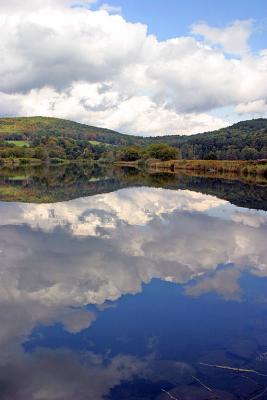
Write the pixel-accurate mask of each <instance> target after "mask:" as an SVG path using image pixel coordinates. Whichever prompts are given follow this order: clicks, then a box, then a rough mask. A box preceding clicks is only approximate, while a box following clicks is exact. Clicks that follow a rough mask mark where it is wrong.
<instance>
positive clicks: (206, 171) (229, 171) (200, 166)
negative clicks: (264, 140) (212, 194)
mask: <svg viewBox="0 0 267 400" xmlns="http://www.w3.org/2000/svg"><path fill="white" fill-rule="evenodd" d="M114 165H115V166H117V167H132V168H138V169H139V168H144V166H143V161H142V160H141V161H140V160H137V161H116V162H114ZM145 169H146V170H147V171H148V172H150V173H173V174H175V173H184V174H185V175H191V176H205V177H207V178H224V179H232V180H235V179H239V180H244V181H246V182H249V181H251V182H258V183H259V184H267V160H249V161H244V160H169V161H160V160H148V161H147V162H146V164H145Z"/></svg>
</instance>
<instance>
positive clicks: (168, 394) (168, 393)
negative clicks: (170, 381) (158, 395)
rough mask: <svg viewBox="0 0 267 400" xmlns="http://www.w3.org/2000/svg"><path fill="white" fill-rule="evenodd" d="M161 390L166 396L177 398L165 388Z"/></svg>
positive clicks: (175, 399)
mask: <svg viewBox="0 0 267 400" xmlns="http://www.w3.org/2000/svg"><path fill="white" fill-rule="evenodd" d="M161 390H162V392H164V393H166V394H167V396H169V398H170V399H172V400H178V399H177V397H174V396H173V395H172V394H171V393H170V392H167V390H165V389H161Z"/></svg>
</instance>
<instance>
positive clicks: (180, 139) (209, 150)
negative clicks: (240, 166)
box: [150, 118, 267, 160]
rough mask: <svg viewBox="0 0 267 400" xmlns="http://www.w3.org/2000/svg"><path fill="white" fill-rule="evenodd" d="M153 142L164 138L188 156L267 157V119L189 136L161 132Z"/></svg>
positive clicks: (207, 157) (218, 157) (206, 157)
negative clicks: (169, 134)
mask: <svg viewBox="0 0 267 400" xmlns="http://www.w3.org/2000/svg"><path fill="white" fill-rule="evenodd" d="M150 141H151V142H152V143H155V142H158V143H160V142H164V143H167V144H169V145H172V146H175V147H179V148H180V149H181V153H182V158H185V159H194V158H196V159H221V160H227V159H229V160H235V159H245V160H246V159H247V160H250V159H257V158H267V119H265V118H259V119H252V120H248V121H241V122H238V123H236V124H234V125H232V126H229V127H226V128H222V129H219V130H216V131H212V132H206V133H198V134H196V135H189V136H185V135H182V136H179V135H174V136H161V137H155V138H151V139H150Z"/></svg>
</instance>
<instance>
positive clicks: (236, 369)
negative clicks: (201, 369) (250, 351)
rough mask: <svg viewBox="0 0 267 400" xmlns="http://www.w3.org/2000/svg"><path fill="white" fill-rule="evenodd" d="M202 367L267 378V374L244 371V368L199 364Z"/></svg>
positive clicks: (249, 370) (250, 370)
mask: <svg viewBox="0 0 267 400" xmlns="http://www.w3.org/2000/svg"><path fill="white" fill-rule="evenodd" d="M199 364H200V365H204V366H205V367H210V368H218V369H224V370H228V371H234V372H241V373H245V372H247V373H251V374H256V375H259V376H266V377H267V375H266V374H262V373H261V372H258V371H255V370H254V369H244V368H235V367H229V366H228V365H217V364H206V363H202V362H200V363H199Z"/></svg>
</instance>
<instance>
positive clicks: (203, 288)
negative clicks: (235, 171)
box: [0, 187, 267, 400]
mask: <svg viewBox="0 0 267 400" xmlns="http://www.w3.org/2000/svg"><path fill="white" fill-rule="evenodd" d="M266 238H267V213H266V212H264V211H260V210H259V211H257V210H248V209H245V208H240V207H236V206H234V205H232V204H230V203H229V202H227V201H225V200H221V199H218V198H216V197H212V196H208V195H204V194H201V193H196V192H192V191H187V190H183V191H182V190H177V191H173V190H172V191H171V190H166V189H152V188H145V187H143V188H131V189H123V190H119V191H117V192H113V193H108V194H102V195H97V196H92V197H87V198H80V199H76V200H71V201H68V202H61V203H56V204H26V203H5V202H2V203H0V255H1V263H0V274H1V279H0V318H1V327H0V348H1V360H0V398H1V399H12V400H18V399H19V400H20V399H23V400H24V399H27V400H31V399H32V400H35V399H41V400H48V399H52V400H63V399H64V400H73V399H74V398H75V399H77V400H81V399H96V400H97V399H104V398H109V399H123V398H125V399H156V398H160V399H163V400H165V399H167V398H169V395H168V394H167V393H165V392H163V391H162V389H164V390H166V391H168V392H169V393H173V394H172V395H173V396H174V393H176V394H175V396H177V397H179V398H182V399H183V398H185V399H187V398H188V399H190V398H194V397H190V396H196V395H194V391H195V390H198V393H199V394H198V395H197V396H198V397H197V398H202V397H201V396H202V394H201V393H202V390H204V389H203V386H201V385H199V384H198V383H197V381H196V380H195V379H194V378H193V377H194V376H197V377H199V378H201V380H202V379H204V381H205V382H208V383H209V384H211V385H213V386H214V388H215V389H214V390H215V391H218V392H216V393H217V396H218V398H226V399H227V398H229V399H230V398H238V397H237V395H238V393H239V392H241V394H244V393H247V392H248V393H254V392H253V390H254V389H255V391H257V390H259V389H260V387H259V386H258V387H257V385H256V387H255V388H254V387H252V388H251V387H249V388H247V387H246V388H245V387H244V382H243V383H242V382H239V380H240V378H239V377H238V378H236V377H233V376H232V375H230V376H226V377H225V376H224V377H223V378H222V377H221V376H220V374H219V376H218V374H217V373H216V374H215V373H214V371H213V370H210V369H209V368H208V367H206V369H205V367H204V366H203V365H202V366H201V364H199V363H200V362H204V363H209V364H219V363H223V364H227V365H231V366H237V367H240V368H241V367H243V366H249V367H250V368H252V367H253V368H254V369H257V370H260V371H262V372H265V373H267V356H266V355H265V353H266V352H267V291H266V286H267V246H266ZM266 354H267V353H266ZM216 372H217V371H216ZM219 372H220V371H219ZM261 380H263V381H264V378H263V377H261V378H259V383H257V384H258V385H261V384H262V385H263V384H264V382H263V383H262V382H261ZM245 383H246V384H247V382H245ZM266 385H267V381H266ZM252 386H253V385H252ZM254 386H255V384H254ZM229 387H230V388H231V394H229V392H228V391H229ZM246 390H247V392H245V391H246ZM172 391H173V392H172ZM238 391H239V392H238ZM226 392H228V393H226ZM188 393H189V394H188ZM227 396H230V397H227ZM231 396H232V397H231ZM195 398H196V397H195ZM203 398H205V397H203ZM207 398H209V397H207ZM244 398H246V397H244Z"/></svg>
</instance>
